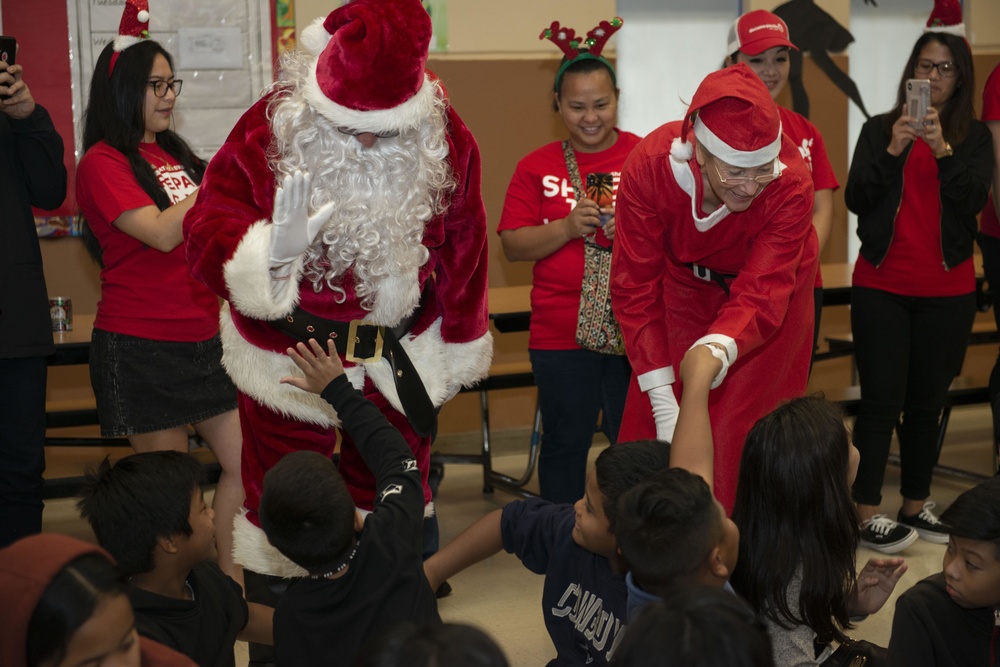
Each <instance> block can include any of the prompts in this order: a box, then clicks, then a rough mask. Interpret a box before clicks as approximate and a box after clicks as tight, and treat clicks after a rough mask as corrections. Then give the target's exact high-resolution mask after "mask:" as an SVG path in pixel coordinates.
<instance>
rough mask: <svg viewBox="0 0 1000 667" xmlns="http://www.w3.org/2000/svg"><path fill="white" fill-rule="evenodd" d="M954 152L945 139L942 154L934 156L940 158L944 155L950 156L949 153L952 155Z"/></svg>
mask: <svg viewBox="0 0 1000 667" xmlns="http://www.w3.org/2000/svg"><path fill="white" fill-rule="evenodd" d="M954 154H955V151H953V150H952V149H951V144H949V143H948V142H947V141H946V142H944V153H943V154H942V155H935V156H934V157H935V158H938V159H940V158H943V157H945V156H951V155H954Z"/></svg>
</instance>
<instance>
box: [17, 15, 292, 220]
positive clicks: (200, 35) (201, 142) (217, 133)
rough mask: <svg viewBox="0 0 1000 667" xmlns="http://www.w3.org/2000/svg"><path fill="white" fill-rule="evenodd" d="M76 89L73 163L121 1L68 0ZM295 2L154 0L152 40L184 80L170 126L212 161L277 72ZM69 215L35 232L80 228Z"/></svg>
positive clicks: (289, 41) (287, 41)
mask: <svg viewBox="0 0 1000 667" xmlns="http://www.w3.org/2000/svg"><path fill="white" fill-rule="evenodd" d="M65 1H66V10H67V19H68V24H69V42H70V44H69V47H70V48H69V61H70V70H71V71H70V77H71V81H72V89H73V128H74V132H73V134H74V155H75V160H74V163H76V162H79V160H80V158H81V157H82V148H83V146H82V136H83V126H82V121H83V114H84V111H85V110H86V107H87V101H88V100H87V97H88V92H89V88H90V80H91V76H92V74H93V70H94V63H95V62H96V61H97V59H98V57H99V56H100V54H101V51H102V50H103V49H104V47H105V46H107V44H108V43H110V42H111V41H112V40H113V39H114V38H115V35H117V33H118V26H119V23H120V21H121V16H122V11H123V9H124V7H125V0H65ZM293 3H294V0H281V1H279V2H277V3H276V5H275V7H274V14H273V15H272V4H271V1H270V0H152V1H151V2H150V8H149V9H150V15H151V16H150V38H151V39H154V40H156V41H157V42H159V43H160V44H161V45H162V46H163V47H164V48H165V49H166V50H167V51H168V52H169V53H170V54H171V57H172V58H173V61H174V76H175V77H176V78H177V79H182V80H183V81H184V87H183V95H182V96H180V97H179V99H178V102H177V107H176V110H175V113H174V116H173V130H174V131H175V132H177V133H178V134H180V135H181V136H183V137H184V139H185V140H186V141H187V142H188V143H189V144H190V145H191V148H192V149H193V150H194V151H195V153H197V154H198V155H199V156H201V157H202V158H205V159H211V157H212V156H213V155H214V154H215V153H216V151H217V150H218V149H219V147H220V146H221V145H222V142H223V141H225V139H226V136H227V135H228V134H229V131H230V130H231V129H232V127H233V125H234V124H235V123H236V121H237V120H238V119H239V118H240V116H241V115H242V114H243V112H244V111H246V109H247V108H248V107H250V105H251V104H253V103H254V102H255V101H256V100H257V99H258V98H259V97H260V94H261V91H262V90H263V89H264V88H265V87H266V86H267V85H268V84H270V83H271V81H272V80H273V76H274V69H273V60H272V54H273V51H274V45H275V44H277V45H278V49H281V48H294V44H295V26H294V23H295V14H294V4H293ZM75 227H76V225H74V224H73V221H72V219H71V218H66V217H65V216H63V217H60V218H39V219H38V220H37V221H36V228H37V230H38V233H39V235H40V236H49V237H53V236H66V235H75V234H76V233H77V230H76V228H75Z"/></svg>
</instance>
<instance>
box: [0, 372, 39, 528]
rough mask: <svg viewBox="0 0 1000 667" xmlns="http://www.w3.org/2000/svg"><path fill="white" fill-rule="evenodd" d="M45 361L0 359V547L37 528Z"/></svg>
mask: <svg viewBox="0 0 1000 667" xmlns="http://www.w3.org/2000/svg"><path fill="white" fill-rule="evenodd" d="M47 373H48V363H47V360H46V358H45V357H28V358H25V359H0V547H5V546H7V545H8V544H10V543H11V542H13V541H15V540H17V539H18V538H21V537H24V536H25V535H33V534H35V533H39V532H41V530H42V507H43V506H42V487H43V480H42V472H43V471H44V470H45V382H46V374H47Z"/></svg>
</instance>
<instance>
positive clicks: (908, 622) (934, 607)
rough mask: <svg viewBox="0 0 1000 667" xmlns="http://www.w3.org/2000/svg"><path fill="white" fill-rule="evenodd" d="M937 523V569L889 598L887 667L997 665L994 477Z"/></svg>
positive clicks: (999, 606)
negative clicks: (940, 547)
mask: <svg viewBox="0 0 1000 667" xmlns="http://www.w3.org/2000/svg"><path fill="white" fill-rule="evenodd" d="M941 522H942V523H943V524H944V527H945V529H946V530H947V532H948V534H949V537H948V549H947V551H945V554H944V563H943V567H942V571H941V572H939V573H938V574H933V575H931V576H929V577H927V578H926V579H924V580H922V581H919V582H917V583H916V584H915V585H914V586H913V587H912V588H910V589H909V590H908V591H906V592H905V593H903V594H902V595H901V596H900V597H899V599H898V600H897V601H896V613H895V615H894V616H893V619H892V636H891V638H890V639H889V665H890V667H904V666H905V667H912V665H921V667H980V666H982V667H994V666H995V665H1000V477H993V478H992V479H990V480H988V481H986V482H983V483H981V484H979V485H978V486H975V487H973V488H971V489H969V490H968V491H966V492H965V493H963V494H962V495H960V496H959V497H958V498H957V499H956V500H955V502H953V503H952V504H951V507H949V508H948V509H947V510H945V511H944V512H943V513H942V514H941Z"/></svg>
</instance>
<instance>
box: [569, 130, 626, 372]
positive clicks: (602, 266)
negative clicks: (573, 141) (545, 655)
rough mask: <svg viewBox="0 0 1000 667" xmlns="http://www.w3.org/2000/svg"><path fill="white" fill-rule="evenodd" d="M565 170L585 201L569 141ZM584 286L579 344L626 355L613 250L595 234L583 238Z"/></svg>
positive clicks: (581, 297) (578, 320)
mask: <svg viewBox="0 0 1000 667" xmlns="http://www.w3.org/2000/svg"><path fill="white" fill-rule="evenodd" d="M563 156H564V157H565V158H566V169H567V170H568V171H569V177H570V181H571V182H572V183H573V189H574V190H575V191H576V200H577V201H580V199H582V198H583V192H584V190H583V182H582V181H581V180H580V169H579V167H578V166H577V164H576V155H575V154H574V153H573V147H572V146H571V145H570V142H569V140H568V139H567V140H566V141H563ZM583 248H584V255H583V256H584V260H583V283H582V285H581V289H580V312H579V315H578V316H577V321H576V343H577V345H579V346H580V347H582V348H584V349H587V350H593V351H594V352H600V353H602V354H617V355H623V354H625V341H624V340H622V330H621V328H620V327H619V326H618V322H617V321H616V320H615V315H614V313H613V312H611V248H605V247H604V246H602V245H600V244H599V243H597V242H596V241H595V240H594V238H593V235H591V236H586V237H584V240H583Z"/></svg>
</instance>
